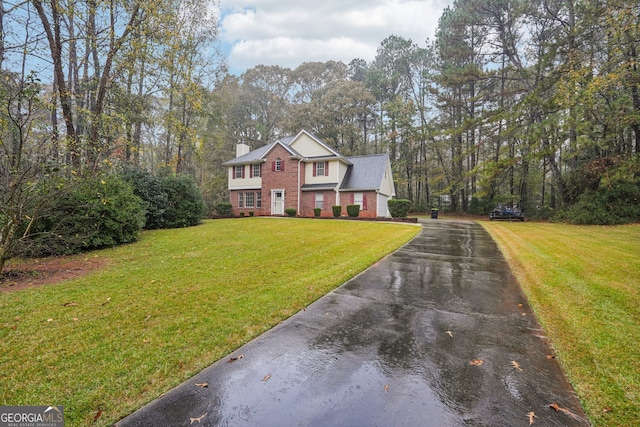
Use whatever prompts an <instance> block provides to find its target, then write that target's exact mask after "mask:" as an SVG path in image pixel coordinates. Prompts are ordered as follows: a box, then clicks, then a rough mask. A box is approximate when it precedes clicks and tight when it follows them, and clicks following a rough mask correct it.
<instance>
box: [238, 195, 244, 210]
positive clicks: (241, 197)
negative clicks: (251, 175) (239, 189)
mask: <svg viewBox="0 0 640 427" xmlns="http://www.w3.org/2000/svg"><path fill="white" fill-rule="evenodd" d="M243 196H244V194H243V193H238V207H239V208H244V197H243Z"/></svg>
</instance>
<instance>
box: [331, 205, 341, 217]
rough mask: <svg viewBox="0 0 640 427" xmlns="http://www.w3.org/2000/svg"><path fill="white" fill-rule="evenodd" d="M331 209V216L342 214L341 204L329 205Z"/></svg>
mask: <svg viewBox="0 0 640 427" xmlns="http://www.w3.org/2000/svg"><path fill="white" fill-rule="evenodd" d="M331 210H332V211H333V216H334V217H336V218H338V217H339V216H340V215H342V206H331Z"/></svg>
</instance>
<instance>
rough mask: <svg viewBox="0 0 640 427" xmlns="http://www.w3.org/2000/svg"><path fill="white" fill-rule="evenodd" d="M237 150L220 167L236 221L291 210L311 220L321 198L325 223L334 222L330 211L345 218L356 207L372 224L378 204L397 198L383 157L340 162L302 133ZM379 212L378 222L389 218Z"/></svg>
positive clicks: (382, 211)
mask: <svg viewBox="0 0 640 427" xmlns="http://www.w3.org/2000/svg"><path fill="white" fill-rule="evenodd" d="M238 147H240V148H242V150H237V152H236V158H235V159H233V160H230V161H228V162H225V163H224V165H225V166H228V172H229V176H228V179H229V190H230V191H229V198H230V200H229V201H230V202H231V205H232V213H233V215H234V216H250V215H254V216H263V215H267V216H268V215H286V212H285V210H287V209H289V208H292V209H295V210H296V214H297V215H298V216H303V217H313V216H314V209H315V207H316V203H319V201H320V195H322V208H321V209H322V210H321V216H323V217H332V216H333V209H332V207H333V206H334V205H340V206H342V213H341V215H342V216H346V215H347V205H350V204H354V203H356V201H357V202H358V203H359V204H360V206H361V208H360V215H359V216H361V217H363V218H375V217H377V216H378V206H377V204H378V201H379V200H382V201H386V200H387V199H388V198H391V197H393V196H394V195H395V192H394V186H393V177H392V175H391V165H390V161H389V157H388V155H386V154H376V155H368V156H354V157H343V156H341V155H340V154H339V153H337V152H336V151H334V150H333V149H331V148H330V147H329V146H328V145H326V144H325V143H323V142H322V141H320V140H319V139H317V138H315V137H314V136H313V135H311V134H309V133H308V132H306V131H304V130H303V131H301V132H300V133H299V134H298V135H296V136H295V137H287V138H283V139H282V140H278V141H276V142H275V143H273V144H269V145H266V146H263V147H259V148H257V149H255V150H253V151H250V150H249V147H248V146H247V145H244V144H238ZM258 165H259V166H260V168H258ZM258 170H259V172H258ZM305 180H306V181H307V182H305ZM305 184H306V185H305ZM358 189H367V190H365V191H360V190H358ZM378 192H379V193H380V194H378ZM279 201H281V202H282V203H279ZM381 208H382V209H381V210H380V213H381V216H389V214H388V210H387V209H386V206H381Z"/></svg>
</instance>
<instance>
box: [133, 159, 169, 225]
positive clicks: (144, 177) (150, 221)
mask: <svg viewBox="0 0 640 427" xmlns="http://www.w3.org/2000/svg"><path fill="white" fill-rule="evenodd" d="M122 175H123V177H124V179H125V180H126V181H127V182H129V183H130V184H131V185H132V186H133V192H134V194H135V195H136V196H138V197H140V199H142V204H143V206H144V208H145V211H146V222H145V225H144V228H146V229H147V230H154V229H157V228H163V227H164V225H165V213H166V211H167V208H168V206H169V197H168V195H167V192H166V191H165V189H164V186H163V182H162V180H161V179H160V178H158V177H157V176H155V175H153V174H151V173H149V172H147V171H144V170H142V169H127V170H125V171H124V172H123V174H122Z"/></svg>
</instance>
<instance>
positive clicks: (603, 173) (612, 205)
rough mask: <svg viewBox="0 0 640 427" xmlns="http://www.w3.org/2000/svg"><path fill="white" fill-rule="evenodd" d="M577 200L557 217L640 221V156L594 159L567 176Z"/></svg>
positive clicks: (599, 221) (577, 220) (577, 221)
mask: <svg viewBox="0 0 640 427" xmlns="http://www.w3.org/2000/svg"><path fill="white" fill-rule="evenodd" d="M567 183H568V186H567V189H568V191H570V200H575V203H573V204H572V205H570V206H569V207H567V208H566V209H563V210H562V211H560V212H558V214H556V215H555V216H554V217H553V220H554V221H562V222H569V223H572V224H599V225H609V224H627V223H631V222H637V221H640V157H639V156H636V157H633V158H631V159H625V160H623V159H620V158H607V159H598V160H595V161H593V162H590V163H588V164H586V165H584V166H583V167H581V168H580V169H577V170H576V171H575V172H574V173H572V174H571V176H570V179H568V180H567Z"/></svg>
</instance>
